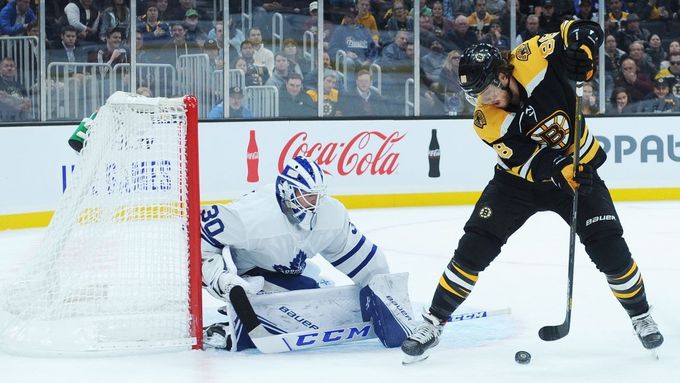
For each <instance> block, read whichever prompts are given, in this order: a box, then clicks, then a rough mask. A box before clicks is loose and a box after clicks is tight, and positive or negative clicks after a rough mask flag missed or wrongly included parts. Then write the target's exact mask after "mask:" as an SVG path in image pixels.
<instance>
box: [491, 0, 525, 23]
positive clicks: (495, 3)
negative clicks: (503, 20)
mask: <svg viewBox="0 0 680 383" xmlns="http://www.w3.org/2000/svg"><path fill="white" fill-rule="evenodd" d="M508 1H509V0H508ZM518 2H519V1H518ZM504 9H505V0H487V1H486V11H487V12H489V13H490V14H491V15H492V16H493V17H494V19H495V20H498V16H500V14H501V13H503V10H504Z"/></svg>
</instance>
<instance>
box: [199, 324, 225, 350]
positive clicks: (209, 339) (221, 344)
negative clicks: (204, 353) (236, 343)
mask: <svg viewBox="0 0 680 383" xmlns="http://www.w3.org/2000/svg"><path fill="white" fill-rule="evenodd" d="M231 346H232V342H231V333H230V329H229V322H219V323H214V324H211V325H210V326H208V327H203V349H204V350H205V349H208V348H216V349H220V350H227V351H230V350H231Z"/></svg>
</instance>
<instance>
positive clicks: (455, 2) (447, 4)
mask: <svg viewBox="0 0 680 383" xmlns="http://www.w3.org/2000/svg"><path fill="white" fill-rule="evenodd" d="M518 2H519V1H518ZM442 5H443V6H444V16H446V17H448V18H449V19H454V18H455V17H456V16H458V15H465V16H467V15H469V14H471V13H472V11H474V9H475V2H474V0H443V1H442Z"/></svg>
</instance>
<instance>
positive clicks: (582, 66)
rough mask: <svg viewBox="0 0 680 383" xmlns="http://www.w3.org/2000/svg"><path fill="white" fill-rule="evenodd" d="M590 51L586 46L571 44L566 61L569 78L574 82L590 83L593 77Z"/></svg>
mask: <svg viewBox="0 0 680 383" xmlns="http://www.w3.org/2000/svg"><path fill="white" fill-rule="evenodd" d="M587 50H590V49H589V48H588V47H586V46H585V45H582V46H579V45H578V43H576V42H573V43H570V44H569V46H568V47H567V51H566V58H565V60H564V63H565V66H566V67H567V77H568V78H569V79H570V80H574V81H588V80H590V78H591V77H593V59H592V55H591V54H590V52H587Z"/></svg>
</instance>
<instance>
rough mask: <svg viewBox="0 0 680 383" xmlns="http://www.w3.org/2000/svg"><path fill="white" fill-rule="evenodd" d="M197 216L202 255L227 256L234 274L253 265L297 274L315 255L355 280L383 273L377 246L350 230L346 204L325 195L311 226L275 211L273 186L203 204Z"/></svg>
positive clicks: (382, 258)
mask: <svg viewBox="0 0 680 383" xmlns="http://www.w3.org/2000/svg"><path fill="white" fill-rule="evenodd" d="M201 219H202V225H201V226H202V227H201V237H202V240H203V241H202V252H203V258H204V260H206V259H209V258H210V257H212V256H214V254H216V253H220V254H222V256H231V257H232V260H233V261H234V264H235V265H236V268H237V270H238V271H237V273H238V274H239V275H241V274H243V273H245V272H247V271H249V270H251V269H254V268H261V269H264V270H268V271H273V272H278V273H282V274H289V275H299V274H301V273H302V272H303V271H304V269H305V267H306V262H307V259H308V258H311V257H314V256H315V255H317V254H321V255H322V256H323V257H324V258H326V259H328V261H329V262H331V264H333V266H335V267H336V268H337V269H338V270H340V271H341V272H343V273H344V274H346V275H347V276H349V277H350V278H352V280H353V281H354V282H355V283H357V284H360V285H364V284H366V283H368V281H369V280H370V277H371V276H372V275H373V274H379V273H385V272H388V268H387V262H386V260H385V256H384V254H383V253H382V251H381V250H380V249H379V248H378V247H377V246H376V245H374V244H373V243H372V242H371V241H369V240H368V239H367V238H365V237H364V236H363V235H362V234H361V233H360V232H359V231H358V230H356V228H355V227H354V226H353V225H352V223H351V222H350V221H349V215H348V214H347V209H345V207H344V206H343V205H342V204H341V203H340V202H339V201H338V200H336V199H334V198H331V197H327V198H324V199H323V200H322V201H321V203H320V205H319V207H318V208H317V220H316V224H315V225H314V228H313V229H312V230H311V231H310V230H305V229H302V228H300V226H299V225H297V224H294V223H291V222H290V221H289V220H288V218H287V217H286V216H285V215H284V214H283V213H282V212H281V210H280V208H279V205H278V202H277V201H276V198H275V194H274V186H273V185H268V186H266V187H264V188H262V189H259V190H257V191H255V192H252V193H250V194H248V195H246V196H244V197H243V198H241V199H239V200H238V201H235V202H233V203H231V204H228V205H212V206H204V207H203V210H202V215H201ZM227 249H228V250H229V251H226V250H227Z"/></svg>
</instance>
